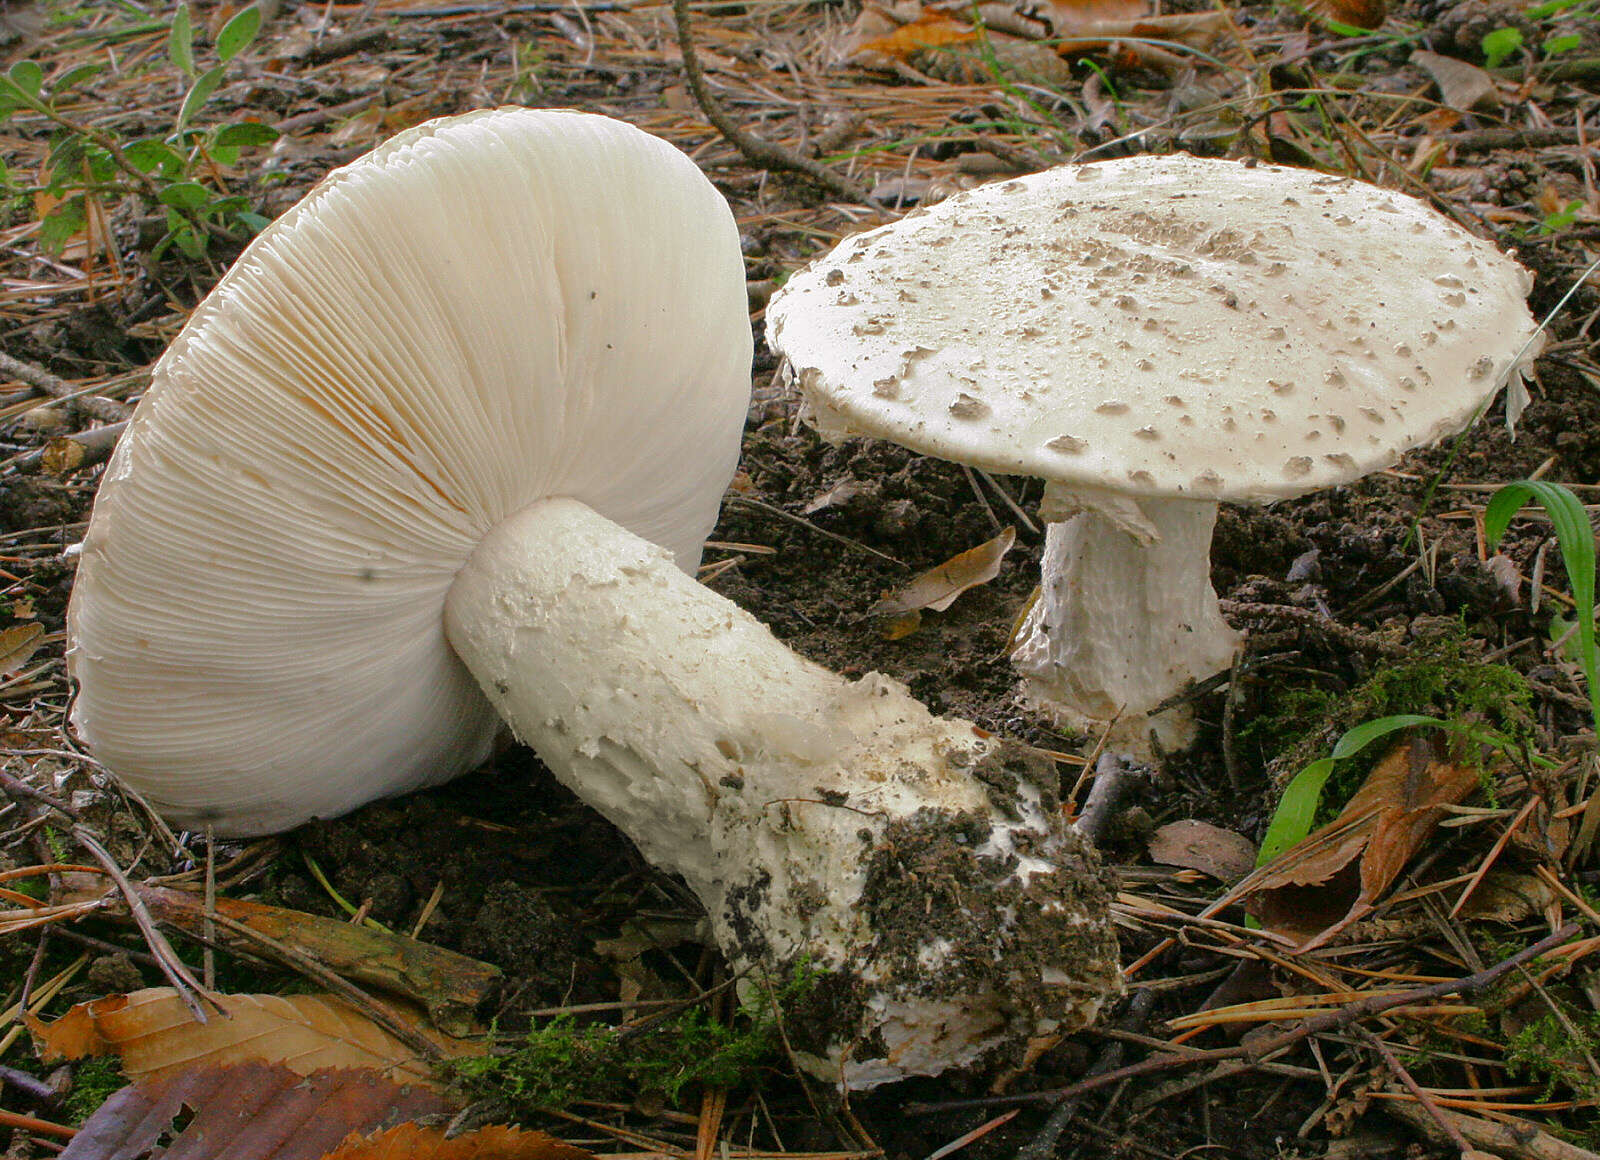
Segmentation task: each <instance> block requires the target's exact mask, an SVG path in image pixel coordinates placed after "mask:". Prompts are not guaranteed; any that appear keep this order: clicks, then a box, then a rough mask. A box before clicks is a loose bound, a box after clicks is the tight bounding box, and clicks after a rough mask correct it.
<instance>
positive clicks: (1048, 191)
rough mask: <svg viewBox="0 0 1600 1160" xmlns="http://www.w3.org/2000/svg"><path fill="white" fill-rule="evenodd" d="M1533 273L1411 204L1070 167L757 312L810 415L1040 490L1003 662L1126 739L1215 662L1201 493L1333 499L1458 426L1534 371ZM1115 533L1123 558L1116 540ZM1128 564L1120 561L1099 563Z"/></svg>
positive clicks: (1170, 161)
mask: <svg viewBox="0 0 1600 1160" xmlns="http://www.w3.org/2000/svg"><path fill="white" fill-rule="evenodd" d="M1531 282H1532V279H1531V276H1530V275H1529V274H1528V272H1527V271H1526V270H1524V269H1523V268H1522V267H1521V266H1519V265H1517V264H1516V263H1515V262H1514V261H1512V260H1511V259H1510V258H1508V257H1506V256H1505V255H1503V254H1501V253H1500V252H1499V251H1498V250H1496V249H1495V247H1494V246H1492V245H1491V244H1489V243H1488V242H1485V241H1483V240H1482V239H1479V238H1476V237H1474V236H1473V235H1471V234H1469V233H1468V232H1467V231H1465V230H1464V229H1462V228H1460V227H1459V226H1457V225H1455V224H1454V223H1452V222H1450V221H1449V220H1448V219H1446V218H1444V217H1443V216H1441V215H1440V214H1438V213H1436V212H1434V211H1433V210H1431V209H1429V208H1428V207H1427V206H1426V205H1424V204H1423V203H1421V202H1419V201H1417V200H1416V199H1414V198H1411V197H1407V196H1405V195H1402V194H1397V193H1395V192H1393V191H1391V190H1386V189H1381V188H1378V187H1376V186H1372V185H1368V184H1365V183H1362V182H1357V181H1352V180H1349V179H1347V178H1341V177H1332V176H1327V175H1323V174H1318V173H1313V172H1310V171H1307V170H1301V169H1289V168H1283V167H1278V166H1271V165H1252V164H1248V163H1243V162H1232V161H1219V160H1206V159H1201V158H1196V157H1189V156H1186V155H1177V156H1170V157H1150V156H1144V157H1133V158H1126V159H1122V160H1117V161H1107V162H1101V163H1096V164H1091V165H1075V166H1064V167H1061V168H1057V169H1052V170H1047V171H1045V172H1042V173H1036V174H1033V175H1031V176H1029V177H1024V178H1020V179H1017V180H1014V181H1007V182H1003V183H1000V184H996V185H990V186H986V187H984V188H982V189H978V190H974V191H972V192H970V193H966V194H961V195H958V196H956V197H952V198H950V199H948V200H947V201H944V202H942V203H940V204H939V205H937V206H935V207H933V208H931V209H929V210H927V211H918V212H915V213H912V214H910V215H908V216H907V217H906V218H905V219H903V220H902V221H899V222H896V223H894V224H891V225H888V226H884V227H882V228H880V229H877V230H872V231H869V232H866V233H863V234H858V235H855V236H853V237H850V238H847V239H846V240H845V241H844V242H842V243H841V244H840V245H839V246H838V247H837V248H836V249H835V250H834V251H832V252H831V253H829V254H828V255H826V256H825V257H823V258H821V259H818V260H817V261H815V262H813V263H812V264H811V266H809V267H808V268H807V269H806V270H804V271H802V272H801V273H799V274H797V275H795V276H794V277H793V278H791V279H790V281H789V282H788V283H787V284H786V285H785V286H784V288H783V289H782V290H781V291H780V292H779V293H778V294H777V295H775V296H774V297H773V299H772V302H771V303H770V305H769V306H768V309H767V319H768V338H769V340H770V342H771V344H772V346H773V347H774V349H776V350H778V351H780V352H781V353H783V354H784V355H785V357H786V358H787V359H788V361H789V363H790V365H791V366H792V367H793V369H794V371H795V373H796V377H797V379H798V382H799V385H800V388H801V390H802V392H803V394H804V397H805V403H806V406H807V408H808V414H809V417H810V418H811V419H812V421H813V422H814V423H815V424H816V426H817V427H818V428H819V429H820V430H821V431H822V433H823V434H824V435H826V436H829V437H830V438H841V437H845V436H848V435H870V436H874V437H877V438H882V439H888V440H891V441H893V442H897V443H900V444H903V445H905V446H907V447H910V448H912V449H913V450H916V451H920V452H923V453H924V454H929V455H938V456H940V457H943V458H946V459H952V460H956V461H958V462H962V463H968V464H972V465H974V466H978V467H983V468H986V469H988V470H991V471H996V472H1003V473H1009V474H1019V475H1033V476H1037V477H1039V478H1041V479H1043V480H1045V481H1046V483H1047V488H1046V494H1045V508H1044V514H1045V516H1046V518H1048V519H1052V520H1062V519H1065V517H1066V516H1067V515H1068V514H1069V513H1073V512H1084V513H1089V514H1086V515H1085V516H1084V517H1082V518H1080V519H1077V520H1073V521H1072V522H1071V523H1070V524H1055V525H1052V527H1051V528H1050V530H1049V533H1048V540H1049V543H1048V545H1047V548H1046V557H1045V572H1044V590H1043V595H1042V598H1041V601H1040V603H1039V604H1038V606H1037V607H1036V609H1035V611H1034V613H1033V615H1032V616H1031V617H1030V620H1029V625H1028V630H1027V634H1026V637H1025V638H1024V640H1023V641H1022V643H1021V645H1020V647H1019V648H1018V650H1017V653H1016V660H1017V662H1018V664H1019V666H1020V667H1021V668H1022V669H1023V671H1024V672H1025V673H1026V674H1027V675H1028V678H1029V688H1030V691H1031V693H1032V695H1033V696H1034V698H1035V699H1036V700H1037V701H1038V702H1039V703H1040V704H1041V705H1042V706H1043V707H1046V708H1050V709H1052V710H1054V712H1055V713H1056V715H1057V717H1058V719H1060V720H1062V721H1063V722H1064V723H1069V724H1077V725H1083V726H1094V725H1103V724H1104V723H1106V722H1108V721H1110V720H1111V719H1112V718H1114V717H1118V716H1119V714H1120V718H1119V719H1120V720H1121V722H1122V723H1123V726H1122V729H1121V730H1120V732H1121V733H1122V734H1123V735H1124V736H1128V737H1133V738H1139V737H1142V736H1143V735H1144V733H1145V731H1146V730H1148V729H1149V728H1151V727H1152V725H1153V724H1154V725H1156V726H1159V727H1162V728H1163V732H1165V734H1166V736H1165V737H1163V738H1162V740H1163V741H1164V743H1167V744H1175V743H1178V742H1181V741H1182V740H1184V739H1185V738H1186V737H1187V735H1188V728H1187V726H1186V725H1184V724H1183V723H1182V722H1181V720H1179V719H1176V718H1174V719H1171V720H1170V721H1168V722H1154V723H1152V722H1147V721H1146V720H1145V718H1144V713H1145V711H1146V710H1149V709H1151V708H1153V707H1154V706H1155V705H1157V704H1158V703H1160V702H1161V701H1163V700H1164V699H1166V698H1167V697H1169V696H1170V695H1171V694H1173V693H1175V692H1177V691H1179V690H1180V689H1181V688H1182V686H1183V684H1184V683H1185V682H1186V681H1188V680H1190V679H1192V678H1198V677H1204V676H1208V675H1210V674H1211V673H1212V672H1215V671H1216V670H1217V669H1219V668H1221V667H1224V666H1225V665H1226V663H1227V660H1228V657H1229V655H1230V654H1231V652H1232V649H1233V647H1234V644H1235V641H1236V636H1235V634H1234V633H1233V632H1232V630H1231V629H1229V628H1228V626H1227V625H1226V624H1225V623H1224V622H1223V621H1222V618H1221V615H1220V613H1219V612H1218V611H1217V605H1216V598H1215V595H1214V594H1213V593H1212V591H1211V588H1210V583H1209V579H1208V566H1207V560H1206V550H1207V547H1208V545H1209V543H1210V534H1211V526H1212V522H1213V521H1214V519H1215V503H1216V501H1218V500H1231V501H1266V500H1272V499H1279V498H1284V497H1289V496H1295V495H1299V494H1302V493H1303V492H1306V491H1311V490H1314V489H1317V488H1322V487H1329V486H1333V485H1336V484H1341V483H1347V482H1349V481H1351V480H1354V479H1356V478H1359V477H1360V476H1361V475H1363V474H1365V473H1367V472H1369V471H1373V470H1376V469H1378V468H1381V467H1385V466H1388V465H1389V464H1392V463H1393V462H1394V461H1395V460H1396V459H1397V458H1398V457H1399V456H1400V455H1401V454H1402V453H1404V452H1405V451H1407V450H1409V449H1410V448H1413V447H1419V446H1425V445H1428V444H1430V443H1432V442H1434V441H1436V440H1438V439H1439V438H1441V437H1442V436H1444V435H1446V434H1449V433H1451V432H1453V431H1456V430H1459V429H1460V428H1461V427H1463V426H1464V425H1466V423H1468V422H1469V421H1470V420H1471V419H1472V417H1473V416H1474V415H1476V414H1477V413H1478V412H1479V411H1480V409H1481V408H1482V407H1483V406H1485V405H1486V404H1487V402H1488V400H1489V399H1490V398H1491V397H1492V396H1493V395H1494V393H1495V392H1496V391H1498V390H1499V389H1500V388H1501V387H1502V386H1505V385H1506V384H1507V383H1508V382H1509V383H1511V384H1512V385H1513V392H1514V395H1515V398H1514V399H1512V400H1510V401H1508V409H1509V410H1510V411H1511V412H1512V415H1513V417H1514V414H1515V412H1516V411H1517V410H1519V409H1520V405H1521V399H1522V395H1521V393H1520V392H1521V384H1520V378H1519V371H1520V369H1521V367H1522V366H1523V365H1525V364H1526V362H1527V361H1528V360H1529V359H1530V358H1531V357H1532V355H1533V354H1534V353H1537V349H1538V345H1539V342H1538V339H1537V338H1536V333H1537V330H1536V326H1535V323H1534V320H1533V319H1532V317H1531V316H1530V315H1529V313H1528V310H1527V307H1526V305H1525V302H1524V299H1525V297H1526V295H1527V292H1528V290H1529V288H1530V286H1531ZM1108 536H1115V537H1117V539H1108V538H1107V537H1108ZM1119 541H1126V542H1119Z"/></svg>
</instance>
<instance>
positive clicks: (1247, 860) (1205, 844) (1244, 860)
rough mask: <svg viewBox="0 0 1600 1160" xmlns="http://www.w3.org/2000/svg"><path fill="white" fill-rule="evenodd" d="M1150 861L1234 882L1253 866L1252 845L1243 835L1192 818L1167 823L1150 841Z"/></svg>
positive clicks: (1253, 849)
mask: <svg viewBox="0 0 1600 1160" xmlns="http://www.w3.org/2000/svg"><path fill="white" fill-rule="evenodd" d="M1149 852H1150V860H1151V861H1153V862H1160V863H1162V864H1163V865H1166V866H1183V867H1186V868H1188V869H1190V870H1198V871H1200V872H1201V873H1202V874H1209V875H1211V877H1213V878H1217V879H1220V880H1221V881H1223V882H1237V881H1238V880H1239V879H1240V878H1243V877H1244V876H1245V875H1246V874H1248V873H1250V871H1251V870H1254V869H1255V865H1256V847H1255V843H1254V842H1252V841H1250V839H1249V838H1246V837H1245V836H1244V835H1243V834H1236V833H1234V832H1233V831H1232V830H1224V829H1223V828H1222V827H1221V826H1213V825H1212V824H1211V823H1210V822H1201V821H1196V820H1194V819H1193V818H1190V819H1186V820H1184V821H1181V822H1170V823H1168V824H1167V825H1165V826H1162V827H1161V828H1160V829H1159V830H1157V831H1156V832H1155V833H1154V834H1153V835H1152V836H1151V838H1150V848H1149Z"/></svg>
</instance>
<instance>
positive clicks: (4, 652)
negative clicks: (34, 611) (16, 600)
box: [0, 624, 44, 673]
mask: <svg viewBox="0 0 1600 1160" xmlns="http://www.w3.org/2000/svg"><path fill="white" fill-rule="evenodd" d="M43 636H44V625H42V624H13V625H12V626H11V627H10V628H5V629H0V673H14V672H16V671H17V670H18V669H20V668H21V667H22V666H23V665H25V664H27V663H28V662H29V661H30V660H32V659H33V654H34V653H35V652H37V651H38V649H39V643H40V638H41V637H43Z"/></svg>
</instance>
